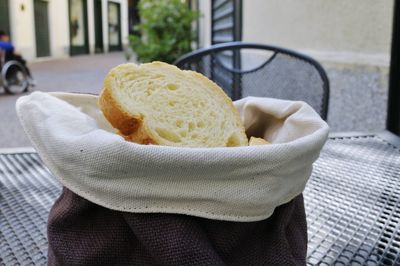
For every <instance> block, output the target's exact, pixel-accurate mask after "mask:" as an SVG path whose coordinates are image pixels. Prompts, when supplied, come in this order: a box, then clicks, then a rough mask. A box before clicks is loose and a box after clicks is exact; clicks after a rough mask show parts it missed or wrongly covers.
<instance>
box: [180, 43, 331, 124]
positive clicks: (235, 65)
mask: <svg viewBox="0 0 400 266" xmlns="http://www.w3.org/2000/svg"><path fill="white" fill-rule="evenodd" d="M175 65H176V66H178V67H179V68H181V69H190V70H195V71H197V72H200V73H202V74H204V75H205V76H207V77H208V78H210V79H211V80H213V81H215V82H216V83H217V84H218V85H220V86H221V87H222V88H223V89H224V91H225V92H226V93H227V94H228V95H229V96H230V97H231V98H232V100H237V99H240V98H242V97H246V96H261V97H273V98H280V99H286V100H302V101H305V102H307V103H308V104H309V105H311V106H312V107H313V108H314V109H315V110H316V111H317V112H318V113H319V114H320V115H321V117H322V118H323V119H324V120H326V119H327V115H328V102H329V81H328V77H327V75H326V73H325V71H324V69H323V68H322V66H321V65H320V64H319V63H318V62H317V61H315V60H314V59H312V58H310V57H308V56H306V55H303V54H300V53H297V52H295V51H291V50H288V49H284V48H280V47H276V46H270V45H262V44H254V43H244V42H230V43H223V44H218V45H214V46H211V47H209V48H205V49H200V50H197V51H194V52H191V53H189V54H186V55H184V56H182V57H181V58H179V59H178V60H177V61H176V62H175Z"/></svg>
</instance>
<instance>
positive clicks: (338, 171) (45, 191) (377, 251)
mask: <svg viewBox="0 0 400 266" xmlns="http://www.w3.org/2000/svg"><path fill="white" fill-rule="evenodd" d="M399 148H400V141H399V140H398V139H397V138H395V137H393V136H392V135H390V134H388V133H385V134H383V135H381V134H380V135H375V134H373V135H363V134H359V135H347V136H343V135H340V136H334V137H332V138H330V140H329V141H328V142H327V144H326V146H325V147H324V149H323V151H322V153H321V157H320V158H319V159H318V161H317V162H316V163H315V166H314V171H313V175H312V177H311V179H310V181H309V183H308V185H307V187H306V190H305V192H304V198H305V206H306V211H307V222H308V236H309V245H308V255H307V261H308V264H309V265H400V149H399ZM60 193H61V186H60V184H59V183H58V182H57V181H56V180H55V178H54V177H52V175H51V174H50V173H49V172H48V170H47V169H46V167H45V166H44V165H43V164H42V162H41V160H40V158H39V156H38V155H37V154H36V153H34V152H28V153H27V152H23V153H11V152H10V153H3V154H0V229H1V230H0V245H1V246H0V265H43V264H46V255H47V239H46V222H47V215H48V211H49V209H50V207H51V205H52V203H53V202H54V200H55V199H56V198H57V197H58V195H59V194H60Z"/></svg>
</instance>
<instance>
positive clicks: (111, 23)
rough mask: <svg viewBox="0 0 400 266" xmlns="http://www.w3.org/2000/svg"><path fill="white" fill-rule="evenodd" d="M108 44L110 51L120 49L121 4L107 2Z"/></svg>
mask: <svg viewBox="0 0 400 266" xmlns="http://www.w3.org/2000/svg"><path fill="white" fill-rule="evenodd" d="M108 45H109V50H110V51H121V50H122V41H121V5H120V4H118V3H113V2H109V3H108Z"/></svg>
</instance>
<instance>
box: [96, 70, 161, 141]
mask: <svg viewBox="0 0 400 266" xmlns="http://www.w3.org/2000/svg"><path fill="white" fill-rule="evenodd" d="M112 78H113V75H112V74H111V73H110V75H107V77H106V78H105V80H104V87H103V90H102V92H101V94H100V97H99V106H100V109H101V111H102V112H103V114H104V116H105V117H106V118H107V120H108V121H109V122H110V124H111V125H112V126H113V127H114V128H116V129H118V133H119V134H120V135H121V136H123V137H124V138H125V140H128V141H132V142H136V143H139V144H158V143H157V141H156V140H155V139H154V138H153V137H152V136H150V135H149V134H148V132H149V131H148V130H146V126H145V124H144V121H143V117H141V116H132V115H131V114H129V113H128V112H126V111H125V110H124V109H123V108H122V107H121V105H119V104H118V102H117V101H116V100H115V99H114V96H113V94H112V87H111V79H112Z"/></svg>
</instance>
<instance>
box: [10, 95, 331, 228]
mask: <svg viewBox="0 0 400 266" xmlns="http://www.w3.org/2000/svg"><path fill="white" fill-rule="evenodd" d="M234 104H235V106H236V107H237V109H238V110H239V112H240V114H241V117H242V119H243V121H244V125H245V127H246V130H247V133H248V134H249V135H254V136H258V137H264V138H265V139H267V140H268V141H270V142H272V144H270V145H261V146H247V147H235V148H232V147H226V148H178V147H167V146H156V145H139V144H135V143H131V142H127V141H125V140H124V139H123V138H122V137H121V136H119V135H118V134H116V133H115V130H114V129H113V128H112V127H111V126H110V125H109V124H108V122H107V121H106V119H105V118H104V116H103V115H102V113H101V111H100V110H99V108H98V106H97V96H94V95H87V94H73V93H42V92H34V93H32V94H30V95H28V96H23V97H21V98H19V99H18V101H17V106H16V108H17V113H18V116H19V119H20V121H21V123H22V125H23V127H24V129H25V132H26V134H27V135H28V137H29V138H30V140H31V141H32V144H33V146H34V148H35V149H36V150H37V152H38V153H39V155H40V157H41V158H42V160H43V161H44V163H45V164H46V166H47V167H48V168H49V170H50V171H51V172H52V173H53V175H54V176H55V177H57V179H58V180H59V181H60V182H61V183H62V184H63V185H64V186H66V187H67V188H69V189H70V190H72V191H73V192H74V193H76V194H78V195H79V196H81V197H83V198H85V199H87V200H89V201H91V202H94V203H96V204H98V205H101V206H103V207H106V208H109V209H113V210H119V211H125V212H133V213H155V212H159V213H178V214H187V215H193V216H199V217H204V218H209V219H217V220H226V221H239V222H246V221H259V220H263V219H266V218H268V217H269V216H270V215H271V214H272V213H273V211H274V209H275V207H277V206H279V205H281V204H284V203H286V202H289V201H290V200H291V199H293V198H294V197H296V196H297V195H299V194H300V193H302V191H303V190H304V187H305V185H306V183H307V180H308V179H309V177H310V175H311V171H312V164H313V162H314V161H315V160H316V159H317V158H318V156H319V153H320V150H321V148H322V146H323V145H324V143H325V141H326V139H327V136H328V126H327V124H326V123H325V122H324V121H323V120H322V119H321V118H320V117H319V115H318V114H317V113H316V112H315V111H314V110H313V109H312V108H311V107H310V106H309V105H307V104H306V103H304V102H292V101H283V100H277V99H270V98H255V97H247V98H244V99H242V100H239V101H236V102H235V103H234Z"/></svg>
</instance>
